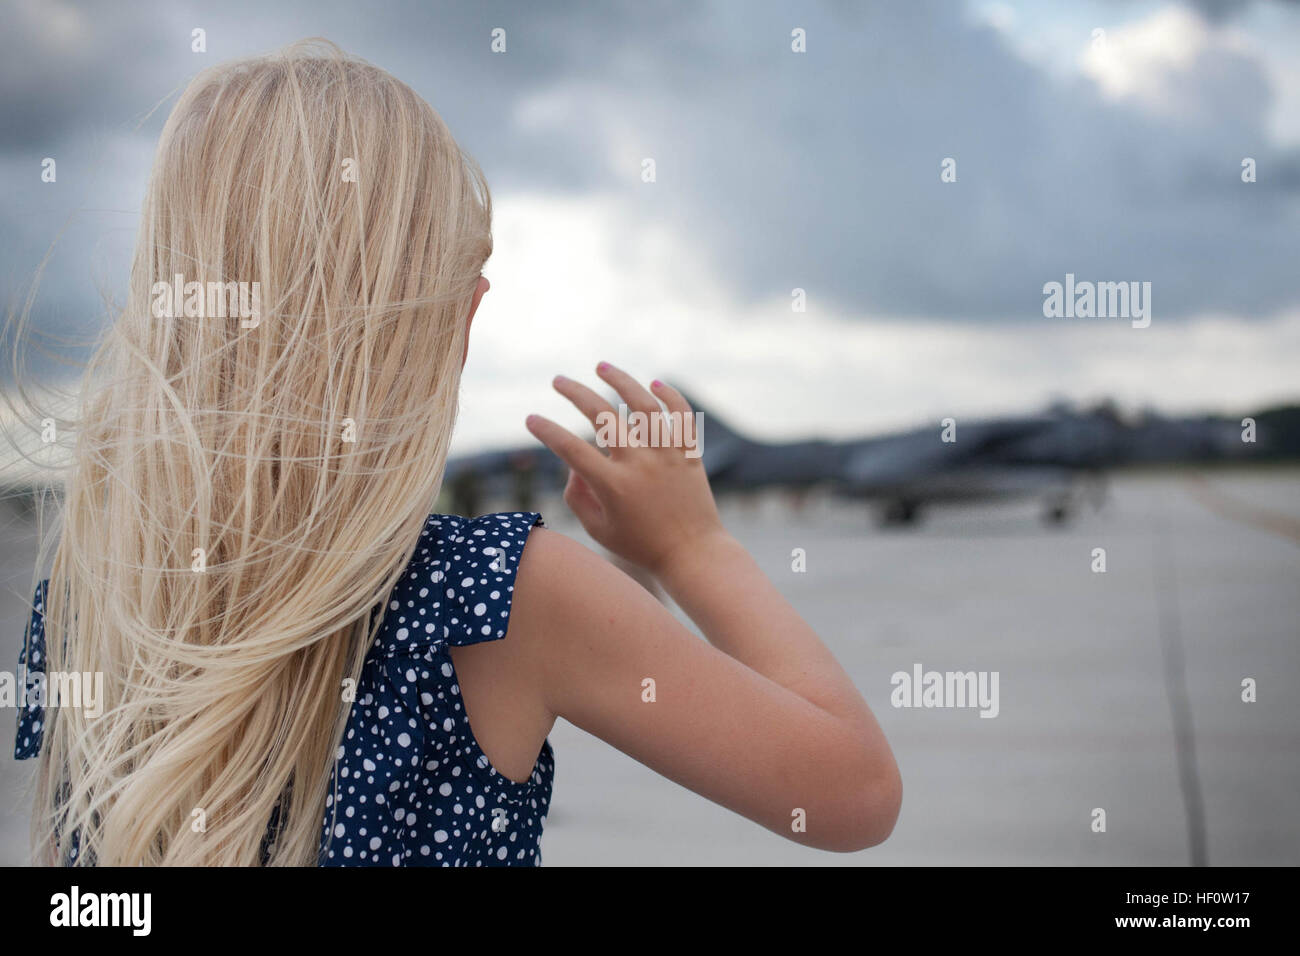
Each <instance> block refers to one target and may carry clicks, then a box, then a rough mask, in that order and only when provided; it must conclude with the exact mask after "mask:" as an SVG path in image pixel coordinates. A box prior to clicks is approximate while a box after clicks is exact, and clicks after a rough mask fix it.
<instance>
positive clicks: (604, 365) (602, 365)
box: [596, 362, 609, 372]
mask: <svg viewBox="0 0 1300 956" xmlns="http://www.w3.org/2000/svg"><path fill="white" fill-rule="evenodd" d="M607 368H609V363H608V362H601V363H600V364H599V365H597V366H596V371H597V372H603V371H605V369H607Z"/></svg>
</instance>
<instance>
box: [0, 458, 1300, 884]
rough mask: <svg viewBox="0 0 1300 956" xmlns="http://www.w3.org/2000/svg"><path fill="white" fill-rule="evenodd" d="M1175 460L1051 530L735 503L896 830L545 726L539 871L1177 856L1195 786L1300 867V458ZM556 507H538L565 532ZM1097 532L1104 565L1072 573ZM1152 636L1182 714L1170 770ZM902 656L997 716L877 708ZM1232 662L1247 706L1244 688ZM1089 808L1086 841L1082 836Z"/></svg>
mask: <svg viewBox="0 0 1300 956" xmlns="http://www.w3.org/2000/svg"><path fill="white" fill-rule="evenodd" d="M1191 474H1192V473H1191V472H1188V471H1183V472H1163V473H1147V474H1142V473H1135V474H1127V475H1120V476H1115V477H1113V478H1112V480H1111V493H1110V496H1109V498H1108V500H1107V502H1106V503H1105V504H1104V505H1103V506H1102V508H1101V509H1100V510H1099V511H1095V512H1094V511H1085V512H1084V513H1083V514H1081V515H1080V516H1079V517H1078V518H1077V519H1076V520H1075V521H1074V522H1073V523H1072V524H1070V525H1069V526H1067V527H1065V528H1059V529H1051V528H1047V527H1045V526H1043V525H1042V524H1041V523H1040V522H1039V521H1038V517H1037V508H1036V506H1034V505H1031V504H1029V503H1025V504H1021V505H1006V506H998V507H996V508H978V509H975V508H971V509H943V508H940V509H936V510H934V511H933V512H931V513H929V514H927V515H926V516H925V517H924V519H923V523H922V524H921V525H920V526H919V527H917V528H914V529H910V530H889V531H883V530H880V529H878V528H876V527H875V526H874V524H873V522H872V520H871V518H870V515H869V514H868V512H867V511H866V510H865V509H864V508H859V507H855V506H852V505H846V504H844V503H838V502H831V501H825V500H814V501H812V502H810V503H809V504H808V506H807V507H805V508H804V509H803V510H801V511H799V512H794V511H791V510H790V509H789V508H788V507H787V506H786V505H785V503H784V502H782V501H781V500H779V499H776V498H765V499H761V500H759V501H757V502H753V503H751V504H749V505H743V506H742V505H735V504H728V505H727V506H726V507H725V508H724V516H725V518H726V520H727V523H728V526H729V527H730V528H731V529H732V531H733V532H734V533H735V534H736V535H737V536H738V537H739V538H740V539H741V540H742V541H743V542H744V543H745V544H746V545H747V546H748V547H749V548H750V550H751V551H752V552H753V553H754V555H755V556H756V558H757V559H758V561H759V562H760V564H762V565H763V567H764V569H765V570H766V571H767V572H768V573H769V574H770V575H771V576H772V578H773V580H774V581H775V582H776V583H777V585H778V587H780V588H781V589H782V590H783V592H784V593H785V594H786V595H787V596H788V597H789V598H790V600H791V601H792V602H793V603H794V604H795V605H796V607H798V608H799V609H800V610H801V611H802V612H803V613H804V614H805V615H806V616H807V618H808V619H809V621H810V622H811V623H812V624H813V626H814V627H816V628H817V629H818V631H819V632H820V633H821V634H822V636H823V637H824V639H825V640H826V641H827V642H828V643H829V644H830V646H831V648H832V649H833V650H834V651H835V653H836V654H837V656H838V657H839V659H840V661H841V662H842V663H843V664H844V665H845V668H846V669H847V670H848V671H849V673H850V674H851V675H852V677H853V678H854V680H855V681H856V682H857V685H858V687H859V688H860V689H861V690H862V692H863V694H864V695H865V696H866V698H867V700H868V701H869V702H870V704H871V706H872V708H873V709H874V710H875V712H876V714H877V716H878V718H879V719H880V722H881V724H882V725H883V727H884V728H885V731H886V733H887V735H888V736H889V739H890V741H891V743H892V744H893V747H894V750H895V753H896V754H897V756H898V759H899V764H900V767H901V769H902V774H903V783H904V799H903V811H902V816H901V818H900V819H899V823H898V826H897V828H896V829H895V831H894V835H893V836H892V837H891V838H890V840H889V841H888V842H887V843H885V844H884V845H883V846H880V847H877V848H875V849H872V850H868V851H865V852H862V853H856V854H851V855H837V854H827V853H820V852H818V851H814V850H807V849H804V848H801V847H798V846H796V845H794V844H792V843H789V842H787V841H785V840H782V839H781V838H779V837H777V836H775V835H773V834H770V833H768V832H767V831H765V830H763V829H762V828H760V827H758V826H756V825H754V824H751V823H749V822H748V821H746V820H744V819H742V818H740V817H737V816H735V815H734V814H732V813H730V812H729V811H726V810H723V809H721V808H719V807H715V806H713V805H711V804H709V803H707V802H706V801H705V800H703V799H702V798H699V797H697V796H695V795H694V794H692V793H690V792H688V791H686V790H683V789H682V788H680V787H678V786H677V785H675V784H673V783H671V782H670V781H668V780H666V779H664V778H662V777H659V776H658V775H657V774H655V773H653V772H652V771H650V770H648V769H646V768H645V767H642V766H641V765H640V764H638V763H636V762H635V761H633V760H631V759H630V758H628V757H625V756H623V755H622V754H620V753H619V752H618V751H616V750H614V749H613V748H611V747H609V746H607V745H605V744H604V743H602V742H601V741H599V740H596V739H594V738H592V737H590V736H588V735H586V734H584V733H583V732H581V731H579V730H577V729H575V728H573V727H571V726H569V725H567V724H564V723H563V722H560V724H559V725H558V726H557V727H556V729H555V732H554V733H553V735H552V737H551V742H552V744H553V745H554V747H555V751H556V762H557V763H556V783H555V793H554V801H553V804H552V812H551V817H550V820H549V821H548V824H547V827H546V835H545V837H544V839H543V844H542V848H543V856H544V860H545V863H546V865H549V866H557V865H560V866H562V865H575V864H606V865H639V864H649V865H660V864H686V865H693V864H754V865H782V864H804V865H872V864H885V865H915V864H951V865H972V864H993V865H1018V864H1024V865H1037V864H1058V865H1094V864H1119V865H1130V864H1150V865H1171V866H1179V865H1184V864H1187V863H1188V862H1189V861H1190V860H1191V858H1192V857H1191V852H1192V851H1191V848H1190V845H1191V841H1190V839H1189V828H1188V822H1187V821H1188V813H1187V808H1186V803H1185V799H1184V790H1185V789H1188V790H1190V792H1191V793H1193V794H1197V793H1199V794H1200V797H1201V800H1202V801H1203V817H1204V833H1205V843H1204V853H1205V857H1206V859H1207V860H1208V862H1209V863H1210V864H1211V865H1215V864H1244V865H1256V864H1268V865H1295V864H1297V863H1300V819H1298V815H1297V811H1298V810H1300V806H1298V804H1300V800H1298V799H1297V796H1296V795H1297V793H1300V698H1298V697H1297V695H1296V693H1295V687H1296V683H1297V678H1300V587H1298V585H1300V536H1298V535H1297V533H1296V529H1297V527H1300V469H1295V468H1287V469H1283V468H1277V469H1255V470H1251V471H1206V472H1204V473H1203V474H1204V476H1205V480H1204V483H1199V484H1198V483H1196V482H1193V481H1190V480H1189V477H1190V476H1191ZM562 509H563V505H562V504H560V503H559V502H556V503H555V504H554V505H552V506H551V507H550V508H549V509H548V510H547V511H546V512H545V513H546V515H547V523H548V524H549V525H550V526H551V527H553V528H556V529H557V530H561V531H565V532H566V533H572V534H576V535H577V536H579V537H581V529H580V528H578V527H577V526H576V525H575V524H574V523H573V521H572V519H567V520H566V515H564V514H563V513H562ZM0 541H2V542H3V571H4V575H5V578H4V583H5V588H4V593H3V596H2V597H0V622H3V632H2V633H0V669H5V670H13V669H14V668H15V666H16V660H17V648H18V644H19V641H20V639H21V636H22V623H23V597H22V596H21V594H20V592H21V591H22V590H24V589H25V588H26V586H27V582H28V579H29V577H30V561H31V556H32V553H33V551H32V548H33V545H34V541H33V539H32V529H31V526H30V523H29V522H27V521H26V520H24V519H21V518H20V517H18V516H17V515H16V513H15V512H14V511H13V510H12V509H9V508H8V507H7V506H0ZM1099 547H1100V548H1105V549H1106V561H1107V570H1106V572H1105V573H1104V574H1098V573H1094V572H1093V571H1092V568H1091V566H1092V563H1093V558H1092V552H1093V549H1094V548H1099ZM793 548H803V549H804V550H805V551H806V553H807V571H806V572H805V573H802V574H800V573H794V572H793V571H792V570H791V558H790V553H791V550H792V549H793ZM1162 641H1163V644H1162ZM1162 647H1163V648H1164V650H1162ZM1171 649H1172V651H1171ZM1171 652H1172V653H1174V657H1173V658H1172V659H1173V660H1175V661H1176V659H1177V656H1178V652H1181V656H1182V657H1183V659H1184V663H1185V684H1186V688H1187V704H1188V713H1189V714H1190V718H1191V726H1192V731H1193V737H1192V741H1193V744H1194V748H1193V751H1194V759H1195V774H1194V776H1192V777H1191V779H1190V780H1189V782H1188V784H1187V785H1186V787H1180V777H1179V762H1178V758H1177V756H1176V748H1175V734H1174V722H1173V718H1172V717H1171V707H1170V699H1169V696H1168V693H1167V687H1168V686H1169V681H1168V679H1167V671H1168V666H1167V662H1168V661H1169V660H1170V659H1171V658H1169V657H1167V656H1166V655H1168V654H1170V653H1171ZM918 663H919V664H921V665H922V666H923V668H924V669H925V670H938V671H972V670H973V671H989V672H992V671H996V672H998V674H999V691H1000V694H999V697H1000V700H999V704H1000V711H999V714H998V716H997V717H996V718H993V719H982V718H980V717H979V715H978V713H977V712H976V711H975V710H972V709H896V708H894V707H892V706H891V705H890V693H891V690H892V687H891V685H890V676H891V675H892V674H893V673H894V672H896V671H906V672H911V670H912V669H913V666H914V665H915V664H918ZM1244 678H1254V679H1255V680H1256V681H1257V682H1258V701H1257V702H1255V703H1244V702H1243V701H1242V700H1241V682H1242V680H1243V679H1244ZM1174 686H1175V687H1177V686H1178V685H1177V683H1175V684H1174ZM2 719H3V721H4V725H3V726H4V728H5V729H4V734H3V736H4V748H3V751H2V752H0V863H5V864H15V863H21V862H23V861H24V860H25V858H26V839H27V838H26V827H27V823H26V805H25V804H24V803H23V801H22V786H23V784H24V783H25V781H26V778H27V767H26V765H25V764H22V763H16V762H14V761H13V760H12V759H11V756H10V755H11V753H12V730H11V729H10V728H12V726H13V721H14V715H13V714H8V715H4V716H3V718H2ZM1094 808H1103V809H1104V810H1105V811H1106V823H1107V830H1106V832H1105V833H1094V832H1092V829H1091V826H1090V825H1091V822H1092V811H1093V809H1094Z"/></svg>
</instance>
